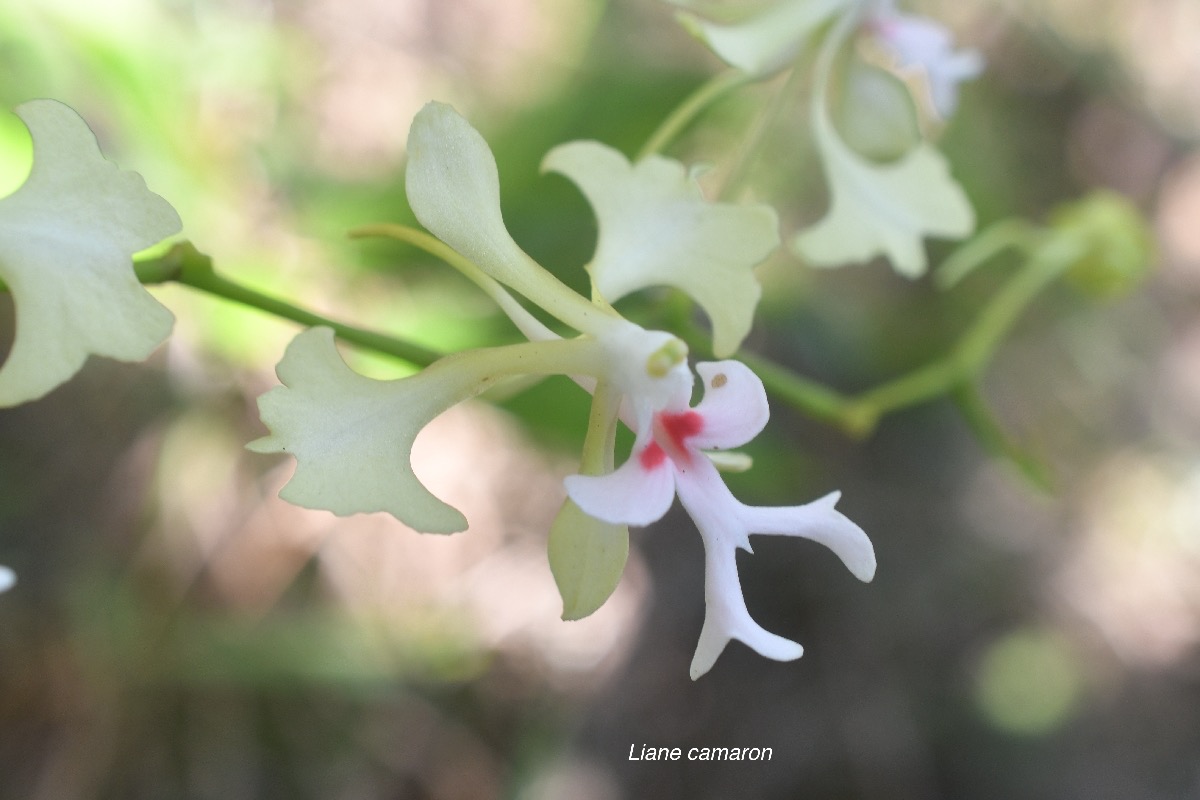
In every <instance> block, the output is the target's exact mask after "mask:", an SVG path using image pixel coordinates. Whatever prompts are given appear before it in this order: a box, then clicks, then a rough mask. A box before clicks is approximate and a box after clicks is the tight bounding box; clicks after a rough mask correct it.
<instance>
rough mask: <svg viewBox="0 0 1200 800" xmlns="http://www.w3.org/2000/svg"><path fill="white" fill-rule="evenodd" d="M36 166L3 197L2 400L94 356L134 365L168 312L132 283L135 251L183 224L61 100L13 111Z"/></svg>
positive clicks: (157, 339)
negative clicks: (7, 348)
mask: <svg viewBox="0 0 1200 800" xmlns="http://www.w3.org/2000/svg"><path fill="white" fill-rule="evenodd" d="M16 111H17V114H18V116H20V117H21V119H22V120H24V122H25V124H26V125H27V126H28V127H29V131H30V134H31V135H32V138H33V168H32V171H31V172H30V174H29V178H28V180H26V182H25V183H24V184H23V185H22V186H21V188H20V189H18V190H17V191H16V192H15V193H14V194H12V195H10V196H9V197H6V198H5V199H4V200H2V201H0V277H3V279H4V281H5V282H6V283H7V284H8V286H9V289H10V290H11V291H12V295H13V299H14V302H15V304H16V315H17V325H16V336H15V339H14V341H13V346H12V351H11V352H10V353H9V357H8V360H7V361H6V362H5V363H4V366H3V368H2V369H0V406H12V405H16V404H18V403H22V402H25V401H27V400H32V399H35V398H38V397H41V396H42V395H44V394H45V393H46V392H48V391H50V390H51V389H53V388H54V387H56V386H58V385H59V384H61V383H63V382H65V381H66V380H68V379H69V378H70V377H71V376H72V375H74V374H75V373H76V372H77V371H78V370H79V368H80V367H81V366H82V365H83V363H84V361H86V360H87V357H88V356H89V355H91V354H95V355H102V356H108V357H110V358H116V359H120V360H122V361H140V360H142V359H144V358H146V356H148V355H150V353H151V352H152V351H153V350H154V348H156V347H157V346H158V345H159V344H160V343H161V342H162V341H163V340H164V339H165V338H166V337H167V336H168V335H169V334H170V332H171V326H172V324H173V322H174V317H173V316H172V315H171V312H170V311H168V310H167V309H166V308H164V307H163V306H162V305H161V304H159V302H158V301H157V300H155V299H154V298H153V297H152V296H151V295H150V293H149V292H147V291H146V290H145V288H143V287H142V286H141V284H139V283H138V280H137V277H136V276H135V275H134V272H133V264H132V260H131V256H132V255H133V253H135V252H137V251H139V250H144V249H145V248H147V247H149V246H150V245H152V244H155V243H157V242H159V241H161V240H162V239H165V238H166V237H168V236H171V235H173V234H175V233H178V232H179V230H180V228H181V223H180V221H179V216H178V215H177V214H176V213H175V210H174V209H173V208H171V206H170V204H168V203H167V202H166V201H165V200H163V199H162V198H161V197H159V196H158V195H156V194H154V193H153V192H151V191H149V190H148V189H147V188H146V184H145V182H144V181H143V180H142V178H141V176H139V175H137V174H136V173H133V172H122V171H121V170H120V169H118V168H117V167H116V165H114V164H112V163H110V162H109V161H106V160H105V159H104V157H103V156H102V155H101V153H100V149H99V146H98V145H97V144H96V138H95V136H94V135H93V134H92V132H91V130H90V129H89V128H88V126H87V124H86V123H85V122H84V121H83V120H82V119H80V117H79V115H77V114H76V113H75V112H74V111H72V110H71V109H70V108H68V107H67V106H65V105H63V104H61V103H58V102H55V101H53V100H35V101H33V102H30V103H25V104H24V105H22V106H20V107H18V108H17V110H16Z"/></svg>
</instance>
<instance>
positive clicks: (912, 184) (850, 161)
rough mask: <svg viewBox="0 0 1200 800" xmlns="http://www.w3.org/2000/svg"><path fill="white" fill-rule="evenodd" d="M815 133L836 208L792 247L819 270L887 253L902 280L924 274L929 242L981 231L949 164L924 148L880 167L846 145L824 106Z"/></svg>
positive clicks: (815, 118) (816, 118) (815, 120)
mask: <svg viewBox="0 0 1200 800" xmlns="http://www.w3.org/2000/svg"><path fill="white" fill-rule="evenodd" d="M813 130H814V133H815V135H816V143H817V148H818V150H820V153H821V160H822V168H823V169H824V172H825V177H826V179H827V181H828V183H829V193H830V207H829V211H828V212H827V213H826V215H825V217H824V218H822V219H821V221H819V222H818V223H817V224H816V225H814V226H813V227H811V228H809V229H807V230H804V231H801V232H800V233H799V234H797V236H796V237H795V239H793V241H792V247H793V248H794V249H795V250H796V251H797V253H798V254H799V255H800V256H802V257H803V258H805V259H807V260H808V261H809V262H810V263H811V264H812V265H813V266H818V267H838V266H842V265H844V264H849V263H861V262H865V261H869V260H870V259H871V258H873V257H875V256H878V255H882V256H887V258H889V259H890V260H891V262H892V266H893V267H894V268H895V270H896V271H897V272H899V273H900V274H901V275H905V276H907V277H910V278H915V277H919V276H920V275H922V274H924V272H925V270H926V268H927V266H928V262H927V261H926V258H925V250H924V244H923V241H922V240H923V238H924V237H926V236H940V237H946V238H951V239H958V238H962V237H964V236H967V235H969V234H970V233H971V231H972V230H974V228H975V212H974V209H973V208H972V207H971V203H970V201H969V200H968V199H967V196H966V194H965V193H964V192H963V190H962V187H961V186H959V185H958V183H956V182H955V181H954V179H953V178H952V177H951V176H950V166H949V164H948V163H947V162H946V158H945V156H943V155H942V154H941V153H940V152H938V150H937V149H936V148H934V147H933V145H931V144H929V143H928V142H922V143H920V144H918V145H917V146H916V147H914V148H913V149H912V150H910V151H909V152H908V153H907V154H906V155H905V156H904V157H903V158H901V159H900V160H899V161H895V162H892V163H888V164H875V163H872V162H869V161H867V160H866V159H864V158H863V157H862V156H860V155H858V154H857V153H855V152H854V151H852V150H851V149H850V148H849V147H847V146H846V144H845V143H844V142H842V140H841V138H840V137H839V136H838V134H837V132H836V131H835V130H834V128H833V125H832V123H831V122H830V121H829V117H828V115H827V113H826V112H825V110H824V109H823V108H820V109H817V110H815V111H814V113H813Z"/></svg>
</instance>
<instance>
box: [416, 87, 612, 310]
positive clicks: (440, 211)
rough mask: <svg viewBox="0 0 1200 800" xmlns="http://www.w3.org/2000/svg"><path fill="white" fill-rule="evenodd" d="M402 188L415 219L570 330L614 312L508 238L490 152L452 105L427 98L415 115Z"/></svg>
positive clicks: (494, 165)
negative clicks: (571, 286)
mask: <svg viewBox="0 0 1200 800" xmlns="http://www.w3.org/2000/svg"><path fill="white" fill-rule="evenodd" d="M405 187H406V191H407V193H408V202H409V204H410V205H411V206H412V210H413V213H414V214H415V215H416V217H417V219H418V220H420V221H421V224H422V225H424V226H425V227H426V228H428V229H429V231H430V232H431V233H433V234H434V235H435V236H437V237H438V238H439V239H441V240H442V241H443V242H445V243H446V244H448V245H450V246H451V247H453V248H454V249H455V250H457V251H458V252H459V253H461V254H462V255H463V256H466V258H467V259H469V260H470V261H472V262H474V263H475V264H476V265H477V266H478V267H479V268H480V269H481V270H483V272H484V273H486V274H487V275H489V276H490V277H492V278H494V279H495V280H497V281H499V282H500V283H503V284H505V285H506V286H508V287H510V288H512V289H515V290H516V291H517V292H520V293H521V294H523V295H525V296H526V297H528V298H529V299H530V300H532V301H533V302H535V303H537V304H538V305H540V306H541V307H542V308H544V309H545V310H546V311H548V312H550V313H551V314H553V315H555V316H556V317H558V318H559V319H561V320H562V321H564V322H566V323H567V324H568V325H571V326H573V327H574V328H575V329H576V330H579V331H583V332H588V333H596V332H599V331H600V330H601V328H602V326H604V325H605V324H607V322H608V321H610V320H611V319H612V315H611V314H607V313H605V312H603V311H602V310H601V309H599V308H598V307H596V306H594V305H592V304H591V303H590V302H588V301H587V300H585V299H584V298H583V297H581V296H580V295H578V294H576V293H575V292H573V291H571V290H570V289H568V288H567V287H566V286H565V285H563V284H562V283H561V282H559V281H558V280H557V279H556V278H554V277H553V276H552V275H550V273H548V272H546V271H545V270H544V269H542V267H541V266H539V265H538V264H537V263H536V262H535V261H534V260H533V259H531V258H530V257H529V256H528V255H527V254H526V253H525V251H524V250H522V249H521V248H520V247H519V246H518V245H517V243H516V242H515V241H513V239H512V236H510V235H509V233H508V229H507V228H506V227H505V226H504V218H503V216H502V215H501V212H500V179H499V175H498V173H497V171H496V159H495V158H494V157H493V156H492V151H491V149H490V148H489V147H488V145H487V142H485V141H484V139H483V137H482V136H480V135H479V132H478V131H476V130H475V129H474V128H472V127H471V125H470V123H468V122H467V121H466V120H465V119H463V118H462V117H461V116H459V114H458V112H456V111H455V110H454V109H453V108H451V107H450V106H448V105H445V104H444V103H429V104H428V105H426V106H425V107H424V108H422V109H421V111H420V112H419V113H418V114H417V116H416V117H415V118H414V119H413V123H412V128H411V129H410V130H409V134H408V168H407V171H406V175H405Z"/></svg>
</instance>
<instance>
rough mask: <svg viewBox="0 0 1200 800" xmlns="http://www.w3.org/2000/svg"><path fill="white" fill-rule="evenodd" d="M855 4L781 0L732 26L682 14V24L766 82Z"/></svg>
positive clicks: (723, 56) (831, 0) (729, 60)
mask: <svg viewBox="0 0 1200 800" xmlns="http://www.w3.org/2000/svg"><path fill="white" fill-rule="evenodd" d="M854 2H856V0H781V2H778V3H776V4H774V5H773V6H771V7H770V8H768V9H766V10H765V11H762V12H761V13H757V14H754V15H753V16H751V17H749V18H747V19H745V20H743V21H741V22H738V23H735V24H730V25H723V24H720V23H716V22H709V21H707V20H704V19H701V18H699V17H696V16H693V15H691V14H686V13H681V14H680V15H679V21H680V22H681V23H682V24H683V25H684V27H686V28H687V29H688V30H689V31H691V33H692V34H693V35H694V36H696V37H697V38H698V39H700V40H701V41H702V42H704V43H705V44H707V45H708V46H709V47H710V48H711V49H712V51H713V52H714V53H716V54H717V55H718V56H720V58H721V59H722V60H723V61H725V63H727V64H729V65H731V66H734V67H737V68H738V69H740V70H742V71H743V72H746V73H748V74H749V75H752V76H754V77H758V78H763V77H767V76H768V75H771V74H772V73H774V72H777V71H779V70H780V69H782V68H783V67H785V66H786V65H787V64H789V63H791V62H792V61H793V60H794V59H795V58H796V56H797V55H798V54H799V53H800V50H801V48H802V47H803V46H804V44H805V40H806V39H808V37H809V36H810V35H811V34H812V33H813V32H814V31H815V30H816V29H817V28H818V27H819V26H820V25H821V24H822V23H824V22H825V21H827V20H828V19H829V18H830V17H832V16H833V15H834V14H835V13H837V11H838V10H840V9H842V8H845V7H846V6H848V5H850V4H852V3H854Z"/></svg>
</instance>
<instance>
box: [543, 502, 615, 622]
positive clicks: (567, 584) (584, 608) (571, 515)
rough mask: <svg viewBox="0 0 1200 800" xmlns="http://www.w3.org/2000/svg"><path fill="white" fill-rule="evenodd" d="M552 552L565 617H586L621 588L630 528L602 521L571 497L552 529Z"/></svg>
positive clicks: (554, 571) (555, 578)
mask: <svg viewBox="0 0 1200 800" xmlns="http://www.w3.org/2000/svg"><path fill="white" fill-rule="evenodd" d="M548 552H549V556H550V571H551V572H552V573H554V582H555V583H556V584H558V591H559V594H561V595H562V600H563V619H567V620H571V619H583V618H584V617H586V616H588V615H589V614H591V613H592V612H594V611H595V610H596V609H598V608H600V606H602V605H604V601H605V600H607V599H608V598H609V596H610V595H611V594H612V593H613V590H615V589H616V588H617V583H618V582H619V581H620V580H621V572H622V571H623V570H624V569H625V561H626V559H628V557H629V527H628V526H626V525H613V524H611V523H608V522H602V521H601V520H598V519H596V518H595V517H592V516H589V515H587V514H585V513H583V511H582V510H580V508H579V506H577V505H575V503H574V502H572V501H571V500H570V499H568V500H567V501H566V502H564V503H563V507H562V510H561V511H559V512H558V516H557V517H556V518H555V519H554V524H553V525H552V526H551V528H550V541H549V551H548Z"/></svg>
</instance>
